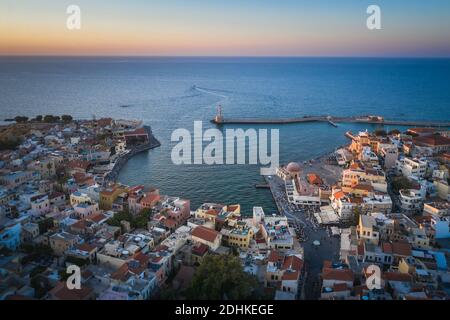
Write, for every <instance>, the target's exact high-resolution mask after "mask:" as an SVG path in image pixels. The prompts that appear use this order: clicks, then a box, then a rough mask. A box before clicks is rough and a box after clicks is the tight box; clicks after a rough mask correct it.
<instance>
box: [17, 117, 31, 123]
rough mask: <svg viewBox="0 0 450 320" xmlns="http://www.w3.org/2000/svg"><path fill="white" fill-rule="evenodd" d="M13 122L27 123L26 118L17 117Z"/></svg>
mask: <svg viewBox="0 0 450 320" xmlns="http://www.w3.org/2000/svg"><path fill="white" fill-rule="evenodd" d="M14 121H16V122H17V123H24V122H27V121H28V117H23V116H17V117H15V118H14Z"/></svg>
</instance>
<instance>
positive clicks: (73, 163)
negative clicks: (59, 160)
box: [67, 160, 90, 170]
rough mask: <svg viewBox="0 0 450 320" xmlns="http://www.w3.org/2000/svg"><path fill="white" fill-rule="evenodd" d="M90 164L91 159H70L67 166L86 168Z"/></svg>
mask: <svg viewBox="0 0 450 320" xmlns="http://www.w3.org/2000/svg"><path fill="white" fill-rule="evenodd" d="M89 165H90V162H89V161H84V160H70V161H69V162H68V163H67V167H68V168H70V169H83V170H86V169H87V168H88V167H89Z"/></svg>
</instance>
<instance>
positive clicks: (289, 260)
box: [283, 256, 303, 271]
mask: <svg viewBox="0 0 450 320" xmlns="http://www.w3.org/2000/svg"><path fill="white" fill-rule="evenodd" d="M302 268H303V260H302V259H300V258H299V257H296V256H287V257H285V259H284V262H283V269H285V270H288V269H291V270H296V271H300V270H301V269H302Z"/></svg>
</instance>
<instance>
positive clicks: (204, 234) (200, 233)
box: [192, 226, 219, 242]
mask: <svg viewBox="0 0 450 320" xmlns="http://www.w3.org/2000/svg"><path fill="white" fill-rule="evenodd" d="M218 235H219V232H217V231H216V230H213V229H210V228H206V227H204V226H198V227H196V228H195V229H194V230H192V236H194V237H197V238H200V239H203V240H205V241H208V242H214V241H215V240H216V238H217V237H218Z"/></svg>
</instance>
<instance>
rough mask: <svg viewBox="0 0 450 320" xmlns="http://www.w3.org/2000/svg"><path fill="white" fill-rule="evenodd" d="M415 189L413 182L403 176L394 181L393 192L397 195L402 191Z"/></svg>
mask: <svg viewBox="0 0 450 320" xmlns="http://www.w3.org/2000/svg"><path fill="white" fill-rule="evenodd" d="M412 187H413V184H412V183H411V181H409V180H408V178H406V177H404V176H401V177H395V178H394V179H393V180H392V190H393V191H394V192H395V193H397V194H398V193H399V191H400V190H401V189H411V188H412Z"/></svg>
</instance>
